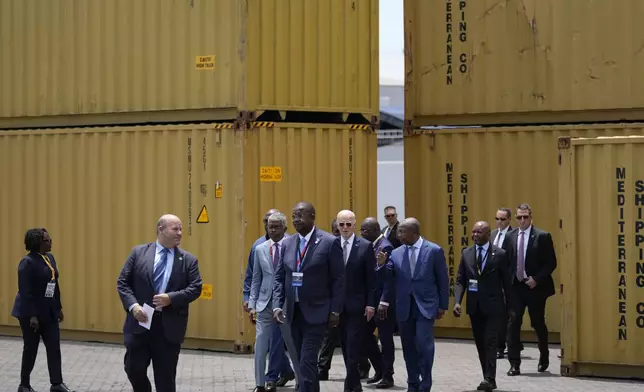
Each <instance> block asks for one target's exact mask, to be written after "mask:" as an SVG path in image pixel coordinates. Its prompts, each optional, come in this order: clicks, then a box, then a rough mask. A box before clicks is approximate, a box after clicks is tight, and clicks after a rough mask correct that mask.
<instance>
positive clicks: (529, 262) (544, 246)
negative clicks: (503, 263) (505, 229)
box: [506, 226, 557, 297]
mask: <svg viewBox="0 0 644 392" xmlns="http://www.w3.org/2000/svg"><path fill="white" fill-rule="evenodd" d="M518 237H519V228H515V229H514V230H512V232H510V233H508V234H507V237H506V241H508V240H510V244H509V246H510V250H509V256H510V257H509V259H510V272H511V274H512V277H513V280H514V279H516V278H515V277H516V273H517V259H518V257H517V247H518V244H519V241H518ZM524 240H525V239H524ZM556 268H557V255H556V254H555V247H554V244H553V242H552V236H551V235H550V233H548V232H546V231H543V230H541V229H538V228H536V227H535V226H532V229H531V231H530V238H529V239H528V249H527V250H526V254H525V272H526V274H527V275H528V277H530V276H532V277H533V278H534V280H536V281H537V286H536V287H535V288H534V290H532V291H533V292H535V293H536V294H538V295H543V296H545V297H550V296H553V295H554V294H555V282H554V280H553V279H552V272H553V271H554V270H555V269H556Z"/></svg>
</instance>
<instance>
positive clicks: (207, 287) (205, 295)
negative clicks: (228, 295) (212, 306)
mask: <svg viewBox="0 0 644 392" xmlns="http://www.w3.org/2000/svg"><path fill="white" fill-rule="evenodd" d="M199 299H212V285H211V284H205V283H204V284H203V285H202V286H201V295H200V296H199Z"/></svg>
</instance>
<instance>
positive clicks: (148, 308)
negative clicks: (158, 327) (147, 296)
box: [139, 304, 154, 329]
mask: <svg viewBox="0 0 644 392" xmlns="http://www.w3.org/2000/svg"><path fill="white" fill-rule="evenodd" d="M143 311H144V312H145V314H146V315H147V316H148V322H146V323H142V322H140V321H139V325H140V326H142V327H143V328H145V329H150V326H151V325H152V316H153V315H154V308H153V307H152V306H150V305H148V304H143Z"/></svg>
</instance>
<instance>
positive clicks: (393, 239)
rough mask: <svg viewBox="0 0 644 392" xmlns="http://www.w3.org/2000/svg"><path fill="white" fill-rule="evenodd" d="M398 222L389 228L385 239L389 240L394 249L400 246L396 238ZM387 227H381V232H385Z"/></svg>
mask: <svg viewBox="0 0 644 392" xmlns="http://www.w3.org/2000/svg"><path fill="white" fill-rule="evenodd" d="M398 223H400V222H396V224H395V225H394V227H392V228H391V231H390V232H389V235H388V236H387V239H388V240H389V242H391V244H392V245H393V247H394V249H397V248H399V247H400V245H402V244H401V243H400V240H399V239H398V233H397V232H398ZM387 227H388V226H387ZM387 227H385V228H384V229H382V234H385V232H386V231H387Z"/></svg>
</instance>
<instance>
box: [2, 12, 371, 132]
mask: <svg viewBox="0 0 644 392" xmlns="http://www.w3.org/2000/svg"><path fill="white" fill-rule="evenodd" d="M319 31H322V32H324V31H326V32H327V33H328V34H320V33H319ZM0 52H1V53H3V55H2V56H1V58H0V127H5V128H9V127H11V128H17V127H31V126H69V125H88V124H108V123H109V124H114V123H119V124H125V123H134V122H144V121H145V122H148V121H156V122H167V121H207V120H226V119H235V118H236V117H237V111H238V110H250V111H253V110H265V109H271V110H305V111H307V110H308V111H325V110H326V111H334V112H359V113H362V114H365V115H367V117H370V116H371V115H378V104H379V98H378V1H377V0H356V1H327V0H307V1H306V2H283V1H279V0H261V1H260V0H245V1H237V0H219V1H206V0H194V1H183V0H166V1H163V2H158V1H153V0H140V1H136V2H131V1H126V0H95V1H92V2H82V1H81V2H78V1H74V0H58V1H53V2H45V4H41V2H38V1H35V0H0ZM104 114H105V115H104ZM72 115H85V116H72ZM52 116H58V117H52ZM61 116H62V117H61Z"/></svg>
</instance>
